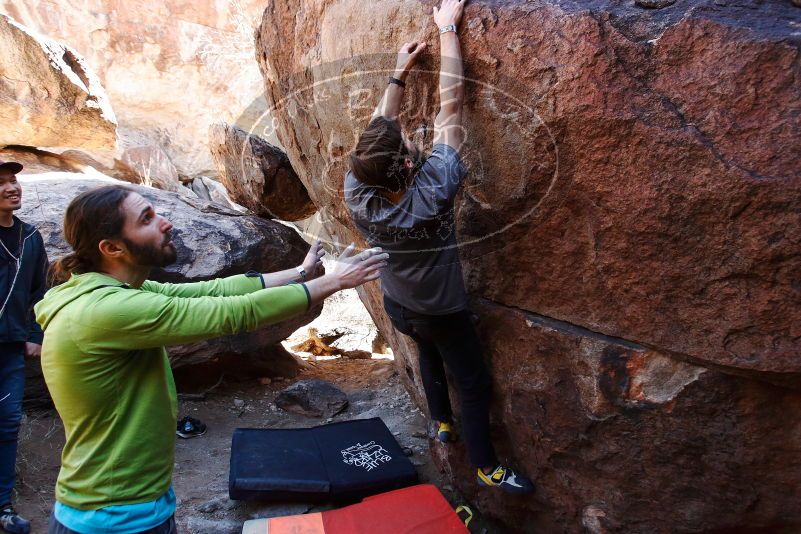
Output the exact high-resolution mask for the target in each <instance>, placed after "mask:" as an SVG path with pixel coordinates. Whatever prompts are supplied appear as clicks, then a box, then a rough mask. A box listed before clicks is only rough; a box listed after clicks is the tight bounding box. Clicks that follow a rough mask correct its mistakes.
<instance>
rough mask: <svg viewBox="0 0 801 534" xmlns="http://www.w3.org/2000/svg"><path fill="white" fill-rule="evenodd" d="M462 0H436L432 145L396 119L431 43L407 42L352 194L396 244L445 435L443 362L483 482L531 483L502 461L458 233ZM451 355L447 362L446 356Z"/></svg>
mask: <svg viewBox="0 0 801 534" xmlns="http://www.w3.org/2000/svg"><path fill="white" fill-rule="evenodd" d="M463 9H464V0H443V2H442V5H441V7H440V8H439V9H437V8H434V22H435V23H436V24H437V26H438V27H439V36H440V52H441V68H440V74H439V93H440V110H439V113H438V114H437V116H436V119H435V120H434V147H433V150H432V152H431V155H430V156H428V158H426V159H424V158H423V157H422V150H421V149H420V147H418V146H416V145H415V144H414V143H412V142H411V140H410V139H409V138H408V137H407V136H406V134H405V133H404V132H403V131H402V129H401V127H400V124H399V123H398V114H399V112H400V106H401V101H402V99H403V94H404V90H405V87H406V78H407V76H408V74H409V71H410V70H411V69H412V67H413V66H414V64H415V62H416V60H417V58H418V57H419V56H420V54H421V53H422V52H423V50H425V47H426V45H425V43H422V42H411V43H405V44H404V45H403V46H402V47H401V49H400V52H399V54H398V61H397V66H396V69H395V72H394V73H393V75H392V76H391V77H390V78H389V82H388V85H387V88H386V90H385V92H384V96H383V98H382V99H381V102H380V103H379V104H378V108H377V109H376V111H375V113H374V114H373V116H372V117H371V120H370V123H369V124H368V126H367V128H366V129H365V131H364V132H363V133H362V134H361V136H360V138H359V140H358V142H357V144H356V148H355V149H354V151H353V152H352V153H351V155H350V159H349V163H350V170H349V171H348V173H347V174H346V177H345V200H346V202H347V204H348V208H349V209H350V212H351V215H352V217H353V220H354V222H355V223H356V226H357V227H358V228H359V230H360V232H361V233H362V234H364V236H365V238H366V239H367V241H368V242H369V243H370V245H371V246H377V245H379V244H380V246H381V247H382V248H384V249H385V250H387V251H388V252H389V260H388V268H387V269H385V270H384V271H383V272H382V273H381V286H382V289H383V292H384V307H385V309H386V311H387V314H388V315H389V317H390V319H391V320H392V323H393V324H394V325H395V327H396V328H397V329H398V330H400V331H401V332H403V333H404V334H407V335H409V336H411V337H412V339H414V341H415V342H416V343H417V347H418V351H419V360H420V374H421V378H422V382H423V388H424V390H425V394H426V399H427V402H428V409H429V412H430V414H431V417H432V418H433V419H434V420H435V422H436V424H437V436H438V438H439V440H440V441H442V442H447V441H449V440H451V439H453V419H452V417H453V416H452V411H451V404H450V399H449V397H448V384H447V382H446V377H445V366H447V367H448V370H449V371H450V373H451V374H452V375H453V377H454V378H455V382H456V388H457V390H458V392H459V395H460V397H461V407H462V410H461V420H462V430H463V432H462V433H463V435H464V439H465V443H466V446H467V452H468V455H469V458H470V463H471V464H472V465H473V466H474V467H476V468H477V471H476V476H477V481H478V483H479V484H481V485H484V486H490V487H498V488H501V489H503V490H506V491H509V492H512V493H528V492H530V491H531V490H532V489H533V485H532V484H531V482H530V481H528V480H527V479H526V478H524V477H523V476H522V475H520V474H518V473H515V472H514V471H513V470H512V469H511V468H509V467H505V466H502V465H500V464H499V463H498V460H497V457H496V455H495V451H494V448H493V446H492V442H491V440H490V423H489V407H490V398H491V379H490V376H489V373H488V371H487V368H486V365H485V363H484V359H483V355H482V352H481V342H480V340H479V338H478V334H477V332H476V329H475V326H474V325H473V322H472V320H471V317H472V314H471V313H470V311H469V309H468V303H467V293H466V291H465V286H464V281H463V279H462V269H461V265H460V263H459V254H458V248H457V242H456V236H455V233H454V199H455V196H456V192H457V191H458V189H459V187H460V185H461V183H462V181H463V179H464V176H465V169H464V167H463V166H462V162H461V158H460V156H459V150H460V148H461V146H462V143H463V141H464V130H463V127H462V104H463V100H464V84H463V66H462V58H461V51H460V45H459V38H458V35H457V30H458V28H457V26H458V24H459V22H460V19H461V17H462V11H463ZM443 364H444V365H443Z"/></svg>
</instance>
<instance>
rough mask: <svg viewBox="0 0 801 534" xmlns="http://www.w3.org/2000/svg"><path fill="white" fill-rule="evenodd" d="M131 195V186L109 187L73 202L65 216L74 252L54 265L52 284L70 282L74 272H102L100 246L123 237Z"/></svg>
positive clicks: (67, 238) (51, 270)
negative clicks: (125, 211) (123, 209)
mask: <svg viewBox="0 0 801 534" xmlns="http://www.w3.org/2000/svg"><path fill="white" fill-rule="evenodd" d="M131 193H133V190H132V189H129V188H127V187H124V186H119V185H107V186H103V187H98V188H97V189H92V190H91V191H86V192H85V193H81V194H80V195H78V196H77V197H75V198H74V199H72V202H70V205H69V206H67V212H66V213H65V214H64V239H65V240H66V241H67V243H69V245H70V246H71V247H72V252H71V253H70V254H67V255H66V256H64V257H63V258H61V259H59V260H56V261H55V262H53V264H52V265H51V266H50V273H49V280H50V285H56V284H61V283H63V282H66V281H67V280H69V278H70V276H71V275H72V274H73V273H75V274H82V273H88V272H92V271H97V270H98V268H99V267H100V249H99V248H98V244H99V243H100V242H101V241H103V240H104V239H115V238H118V237H120V236H121V234H122V227H123V225H124V224H125V214H124V213H123V211H122V203H123V202H124V201H125V199H126V198H128V195H130V194H131Z"/></svg>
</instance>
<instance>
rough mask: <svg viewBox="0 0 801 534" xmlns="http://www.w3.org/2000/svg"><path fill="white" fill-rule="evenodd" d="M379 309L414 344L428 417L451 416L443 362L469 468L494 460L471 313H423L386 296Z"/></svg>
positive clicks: (487, 391) (485, 380) (486, 385)
mask: <svg viewBox="0 0 801 534" xmlns="http://www.w3.org/2000/svg"><path fill="white" fill-rule="evenodd" d="M384 309H385V310H386V311H387V314H388V315H389V318H390V319H391V320H392V324H394V325H395V328H397V329H398V330H400V331H401V332H403V333H404V334H406V335H408V336H410V337H411V338H412V339H414V340H415V342H416V343H417V348H418V349H419V352H420V375H421V378H422V380H423V388H424V389H425V393H426V401H427V402H428V411H429V412H430V413H431V417H432V418H433V419H435V420H437V421H444V422H450V421H452V418H453V412H452V410H451V402H450V398H449V397H448V382H447V380H446V379H445V367H444V365H447V366H448V371H450V373H451V375H453V377H454V379H455V381H456V389H457V391H458V392H459V396H460V397H461V405H462V435H463V437H464V440H465V445H466V446H467V454H468V456H469V458H470V463H471V464H472V465H473V466H474V467H487V466H494V465H496V463H497V459H496V456H495V450H494V449H493V447H492V441H491V440H490V425H489V408H490V400H491V394H492V382H491V380H490V376H489V372H488V371H487V366H486V364H485V363H484V358H483V355H482V353H481V341H480V340H479V338H478V333H477V332H476V328H475V326H474V325H473V321H472V320H471V314H470V312H469V311H468V310H463V311H459V312H456V313H451V314H448V315H423V314H419V313H416V312H413V311H411V310H409V309H407V308H404V307H403V306H401V305H400V304H398V303H397V302H395V301H393V300H392V299H389V298H387V297H386V296H385V297H384ZM443 363H444V365H443Z"/></svg>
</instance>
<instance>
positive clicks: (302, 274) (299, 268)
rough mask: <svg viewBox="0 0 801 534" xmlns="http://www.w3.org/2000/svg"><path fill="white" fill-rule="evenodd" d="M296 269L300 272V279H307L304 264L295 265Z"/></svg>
mask: <svg viewBox="0 0 801 534" xmlns="http://www.w3.org/2000/svg"><path fill="white" fill-rule="evenodd" d="M295 269H296V270H297V271H298V273H300V279H301V280H303V281H306V269H304V268H303V266H302V265H301V266H298V267H295Z"/></svg>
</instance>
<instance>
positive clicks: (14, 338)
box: [0, 217, 48, 345]
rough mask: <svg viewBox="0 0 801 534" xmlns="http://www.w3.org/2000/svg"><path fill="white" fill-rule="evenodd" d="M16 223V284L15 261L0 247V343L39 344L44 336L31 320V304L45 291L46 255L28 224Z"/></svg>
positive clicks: (40, 236)
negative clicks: (18, 240) (18, 253)
mask: <svg viewBox="0 0 801 534" xmlns="http://www.w3.org/2000/svg"><path fill="white" fill-rule="evenodd" d="M14 219H16V220H19V219H17V218H16V217H14ZM20 223H21V224H22V239H23V244H22V257H21V263H20V272H19V274H18V275H17V277H16V278H17V279H16V282H14V275H16V271H17V265H16V264H17V262H16V261H15V260H14V258H12V257H11V256H9V254H8V252H6V251H5V250H4V249H3V248H2V247H0V310H2V314H1V315H0V343H19V342H24V341H29V342H31V343H38V344H40V345H41V344H42V338H43V337H44V334H43V333H42V328H41V327H40V326H39V325H38V324H37V323H36V320H35V319H34V315H33V305H34V304H36V303H37V302H39V301H40V300H41V299H42V297H43V296H44V294H45V291H46V290H47V280H46V278H47V267H48V261H47V252H46V251H45V247H44V241H43V240H42V234H40V233H39V231H38V230H37V229H36V228H34V227H33V226H31V225H30V224H27V223H23V222H22V221H20ZM12 284H13V287H12ZM3 303H5V309H3Z"/></svg>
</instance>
